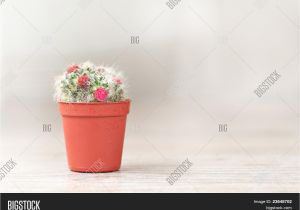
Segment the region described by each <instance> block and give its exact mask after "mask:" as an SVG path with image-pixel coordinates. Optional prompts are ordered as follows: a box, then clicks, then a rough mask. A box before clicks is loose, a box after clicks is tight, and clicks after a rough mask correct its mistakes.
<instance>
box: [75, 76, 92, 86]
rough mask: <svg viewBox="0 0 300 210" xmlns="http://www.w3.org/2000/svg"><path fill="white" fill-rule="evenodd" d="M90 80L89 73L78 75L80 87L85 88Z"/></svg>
mask: <svg viewBox="0 0 300 210" xmlns="http://www.w3.org/2000/svg"><path fill="white" fill-rule="evenodd" d="M89 80H90V78H89V77H88V76H87V75H82V76H80V77H78V80H77V82H78V84H79V86H80V87H82V88H84V87H86V86H87V84H88V81H89Z"/></svg>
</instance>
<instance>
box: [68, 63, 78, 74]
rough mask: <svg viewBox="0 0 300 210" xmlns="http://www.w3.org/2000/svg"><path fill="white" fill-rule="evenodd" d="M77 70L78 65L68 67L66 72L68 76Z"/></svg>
mask: <svg viewBox="0 0 300 210" xmlns="http://www.w3.org/2000/svg"><path fill="white" fill-rule="evenodd" d="M77 69H79V66H78V65H73V66H69V67H68V69H67V71H68V73H69V74H70V73H72V72H74V71H76V70H77Z"/></svg>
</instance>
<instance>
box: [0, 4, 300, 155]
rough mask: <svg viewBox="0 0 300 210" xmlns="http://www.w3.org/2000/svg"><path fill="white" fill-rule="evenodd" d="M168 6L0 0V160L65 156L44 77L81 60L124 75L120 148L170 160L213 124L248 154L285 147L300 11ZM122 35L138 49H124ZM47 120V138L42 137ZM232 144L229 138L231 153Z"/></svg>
mask: <svg viewBox="0 0 300 210" xmlns="http://www.w3.org/2000/svg"><path fill="white" fill-rule="evenodd" d="M165 2H166V1H165V0H161V1H160V0H156V1H146V0H143V1H141V0H139V1H138V0H127V1H121V0H120V1H117V0H103V1H98V0H78V1H77V0H64V1H59V0H51V1H50V0H40V1H37V0H27V1H21V0H6V1H4V2H2V4H1V6H0V14H1V33H0V34H1V39H0V41H1V46H0V49H1V120H2V123H1V133H2V138H1V150H2V151H1V154H2V155H3V154H7V156H9V157H10V156H12V155H16V154H18V155H19V154H23V153H26V152H28V151H30V152H31V154H36V155H38V154H40V153H43V154H44V153H52V154H57V153H63V152H64V147H63V144H62V141H63V131H62V128H61V121H60V118H59V113H58V110H57V106H56V103H55V102H54V101H53V99H52V94H53V87H52V86H53V78H54V76H55V75H57V74H60V73H61V72H62V71H63V69H64V68H65V67H66V66H67V65H68V64H70V63H76V62H82V61H85V60H91V61H93V62H95V63H105V64H115V65H116V66H118V67H119V69H121V70H123V71H124V73H125V75H127V77H128V81H129V82H130V95H131V97H132V109H131V113H130V115H129V118H128V128H127V134H126V135H127V138H126V147H127V148H130V147H133V145H135V146H136V145H139V147H141V148H142V147H145V148H147V147H148V148H149V155H153V156H155V155H163V156H166V157H168V158H172V157H176V156H180V155H183V156H187V155H190V154H195V153H197V152H199V150H201V148H203V145H206V144H207V142H208V141H209V140H210V139H211V138H213V137H215V136H216V135H217V134H218V124H219V123H227V124H228V130H229V132H230V135H231V136H233V137H234V139H236V140H237V141H238V142H239V144H240V145H239V146H242V147H243V148H245V149H246V150H247V149H249V150H250V149H251V148H254V150H251V151H254V152H253V154H252V155H255V154H269V153H272V154H274V153H278V155H279V154H283V153H284V152H286V151H283V150H281V149H280V148H282V147H283V145H290V146H292V145H294V143H295V141H297V139H298V120H299V113H298V83H299V80H298V79H299V77H298V74H299V73H298V70H299V66H298V61H299V41H298V39H299V10H298V9H299V7H298V4H299V2H298V1H297V0H269V1H268V0H243V1H241V0H227V1H225V0H197V1H196V0H189V1H181V2H180V3H179V4H178V5H177V6H176V7H175V8H174V9H170V8H168V7H167V6H166V4H165ZM130 36H139V37H140V43H139V44H138V45H132V44H130ZM274 70H277V72H279V73H280V74H281V75H282V77H281V78H280V79H279V81H278V82H277V83H276V84H275V85H274V86H273V87H271V88H270V90H269V91H268V92H267V93H266V94H265V95H264V96H263V97H262V98H258V97H257V96H256V95H255V94H254V93H253V90H254V89H255V88H256V87H257V86H258V85H259V84H260V83H261V82H262V81H263V80H264V79H265V78H266V77H267V76H268V75H269V74H270V73H272V72H273V71H274ZM44 123H45V124H52V132H51V133H49V134H45V133H43V132H42V124H44ZM217 138H218V139H219V140H220V141H223V140H225V139H226V138H229V137H224V136H218V137H217ZM270 144H272V145H275V147H276V148H277V150H274V149H272V150H270V149H268V148H269V145H270ZM12 145H13V146H14V147H13V149H11V146H12ZM37 145H38V146H37ZM239 146H237V144H235V143H234V142H233V141H228V148H232V147H239ZM212 147H218V146H217V144H215V145H212ZM37 148H38V149H37ZM172 148H181V149H180V150H178V149H177V150H173V149H172ZM237 150H238V149H237ZM239 150H240V149H239ZM223 152H225V153H226V152H232V150H228V151H226V150H224V151H223ZM136 153H137V154H138V153H139V151H138V150H136ZM143 153H144V152H143ZM159 153H160V154H159ZM125 155H126V150H125ZM140 155H144V154H140ZM216 155H217V154H216ZM265 159H266V160H268V157H265ZM262 160H264V158H262Z"/></svg>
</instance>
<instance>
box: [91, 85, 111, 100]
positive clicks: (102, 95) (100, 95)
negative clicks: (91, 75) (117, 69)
mask: <svg viewBox="0 0 300 210" xmlns="http://www.w3.org/2000/svg"><path fill="white" fill-rule="evenodd" d="M94 96H95V98H96V99H97V100H98V101H105V100H106V99H107V96H108V92H107V90H105V89H104V88H98V89H97V90H96V91H95V92H94Z"/></svg>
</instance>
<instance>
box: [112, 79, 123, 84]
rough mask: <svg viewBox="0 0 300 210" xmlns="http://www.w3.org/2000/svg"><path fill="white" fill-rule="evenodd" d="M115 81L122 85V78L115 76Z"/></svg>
mask: <svg viewBox="0 0 300 210" xmlns="http://www.w3.org/2000/svg"><path fill="white" fill-rule="evenodd" d="M113 81H114V82H115V83H116V84H117V85H121V84H122V80H121V79H119V78H114V79H113Z"/></svg>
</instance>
